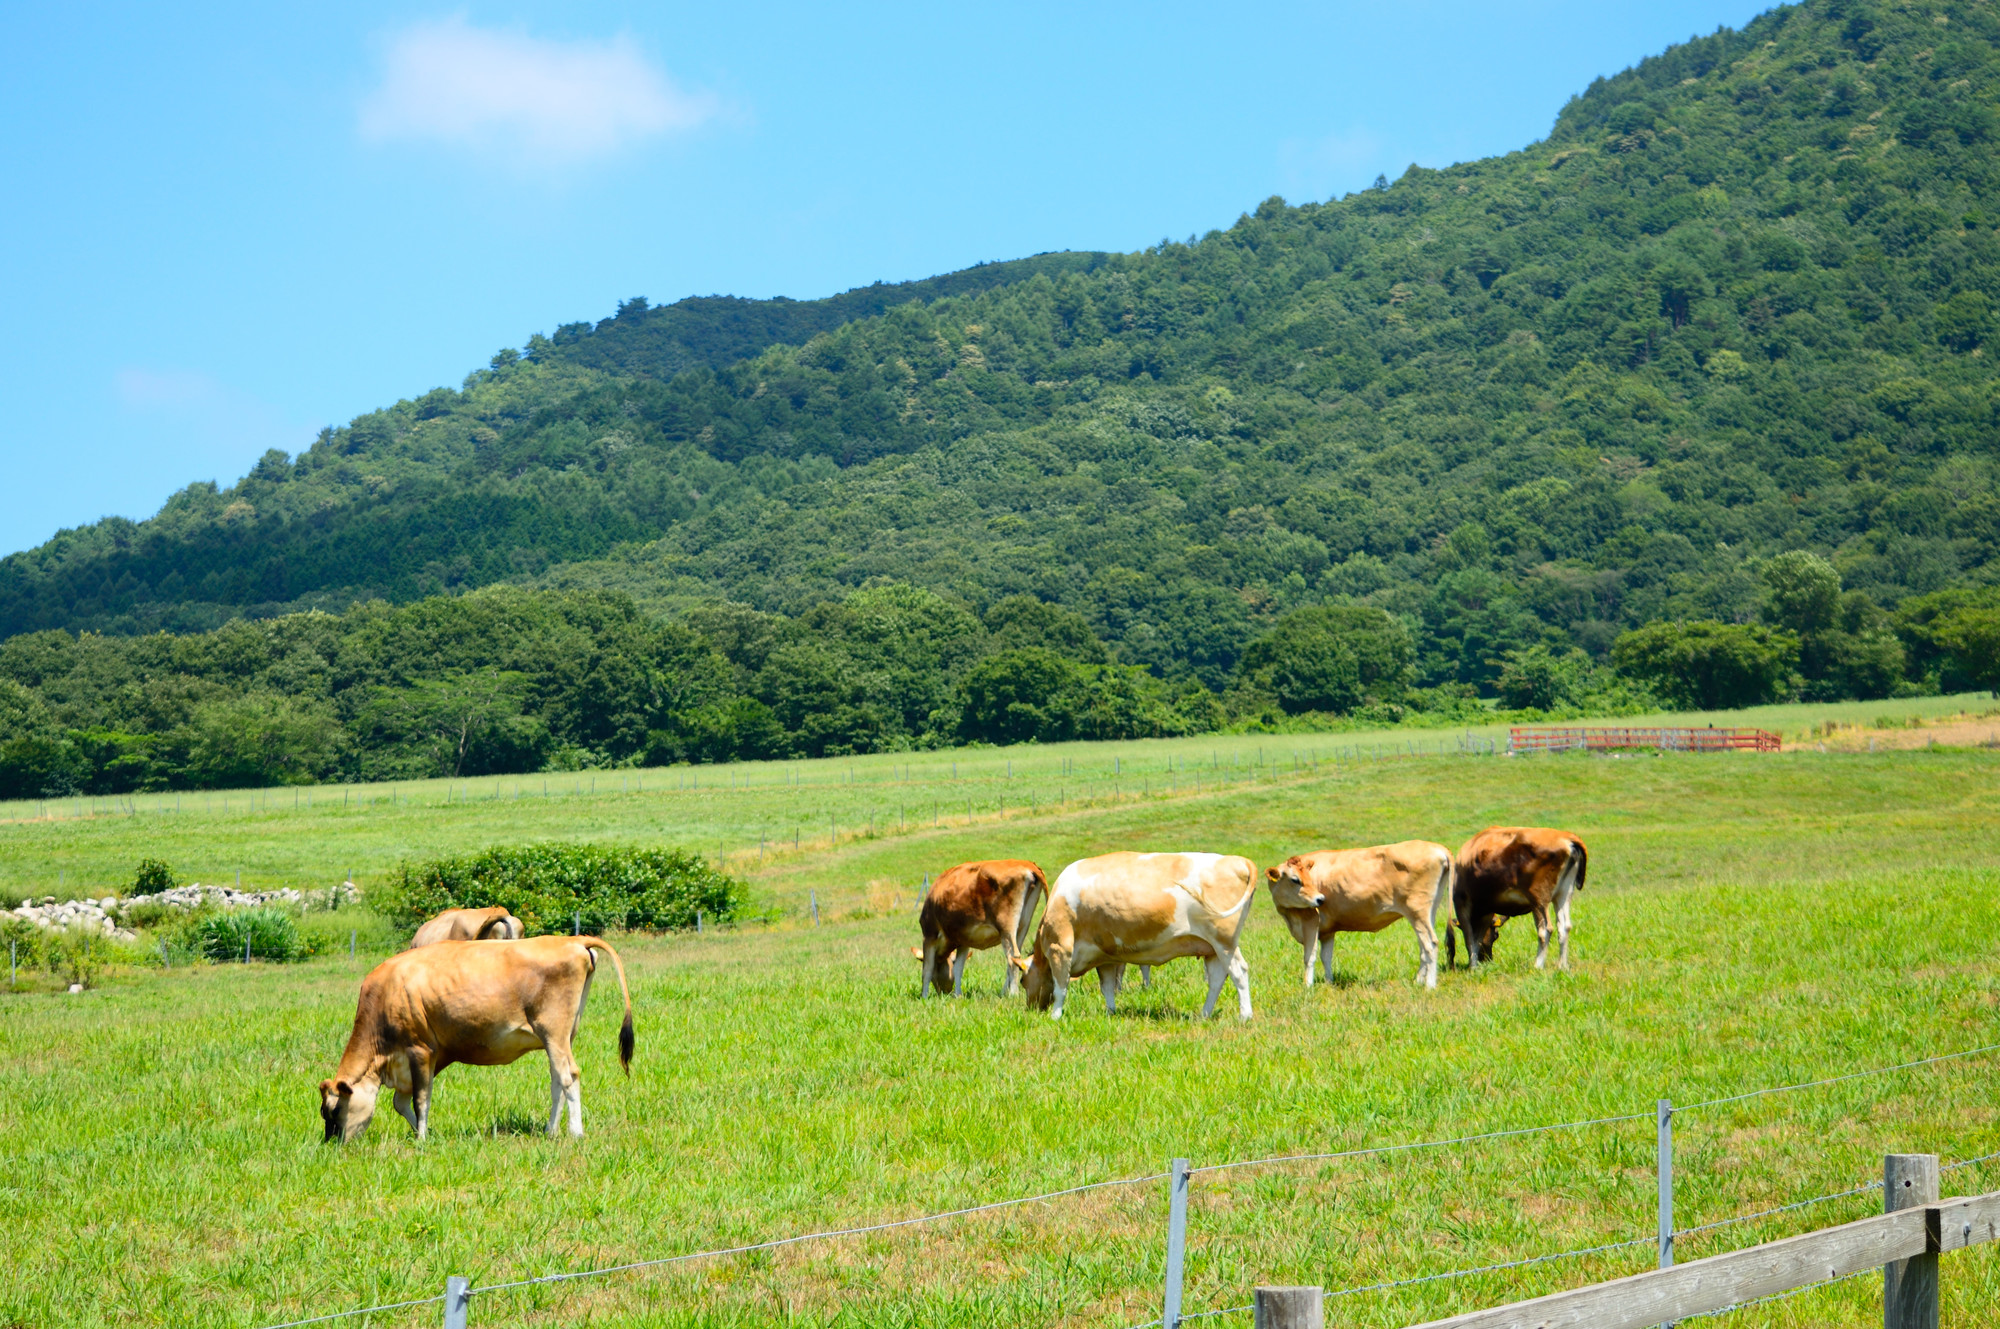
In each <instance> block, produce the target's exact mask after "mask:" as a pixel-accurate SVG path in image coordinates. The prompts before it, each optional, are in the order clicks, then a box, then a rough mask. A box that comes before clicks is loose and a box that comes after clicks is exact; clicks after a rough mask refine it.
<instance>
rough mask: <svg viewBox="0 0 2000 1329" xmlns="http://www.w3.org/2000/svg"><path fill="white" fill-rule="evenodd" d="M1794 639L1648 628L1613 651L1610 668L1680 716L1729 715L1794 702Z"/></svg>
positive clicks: (1692, 627) (1687, 626)
mask: <svg viewBox="0 0 2000 1329" xmlns="http://www.w3.org/2000/svg"><path fill="white" fill-rule="evenodd" d="M1798 661H1799V639H1798V636H1797V635H1796V634H1795V633H1792V632H1788V631H1786V630H1785V629H1783V628H1772V627H1766V626H1764V625H1763V624H1744V625H1739V624H1734V623H1716V622H1694V623H1681V622H1671V623H1649V624H1647V625H1646V626H1645V627H1642V628H1637V629H1634V630H1633V631H1631V632H1627V633H1625V634H1624V635H1622V636H1621V637H1619V638H1618V640H1617V641H1615V642H1613V643H1612V645H1611V665H1612V668H1613V669H1615V670H1617V671H1618V672H1619V673H1620V674H1622V675H1624V676H1625V677H1627V678H1630V679H1632V680H1634V681H1636V682H1638V683H1640V684H1642V685H1644V686H1645V687H1647V688H1648V689H1650V690H1651V691H1652V692H1653V693H1655V694H1656V695H1657V696H1659V697H1660V698H1661V699H1662V700H1664V701H1666V702H1667V703H1668V704H1669V705H1672V706H1675V707H1677V708H1680V709H1683V710H1704V711H1716V710H1734V709H1736V708H1738V707H1742V706H1757V705H1762V704H1764V703H1767V702H1774V701H1780V700H1783V699H1784V698H1785V697H1788V696H1790V695H1791V694H1792V691H1793V689H1794V686H1795V684H1796V674H1797V669H1798Z"/></svg>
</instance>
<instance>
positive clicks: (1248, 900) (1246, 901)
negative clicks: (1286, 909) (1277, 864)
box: [1222, 860, 1257, 947]
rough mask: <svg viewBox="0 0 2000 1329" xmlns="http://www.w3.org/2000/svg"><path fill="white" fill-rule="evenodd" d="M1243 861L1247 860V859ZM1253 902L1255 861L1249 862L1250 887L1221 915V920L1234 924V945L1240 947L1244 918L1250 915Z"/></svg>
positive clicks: (1254, 901) (1255, 878)
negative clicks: (1233, 905)
mask: <svg viewBox="0 0 2000 1329" xmlns="http://www.w3.org/2000/svg"><path fill="white" fill-rule="evenodd" d="M1245 861H1246V862H1247V861H1248V860H1245ZM1255 903H1257V865H1256V864H1255V863H1251V864H1250V889H1249V890H1247V891H1245V892H1243V898H1242V899H1241V900H1238V901H1237V902H1236V907H1235V908H1233V909H1231V910H1230V911H1229V912H1228V913H1226V914H1224V915H1223V916H1222V921H1223V922H1225V923H1233V924H1235V927H1236V933H1235V935H1236V945H1237V946H1238V947H1241V946H1242V945H1243V923H1244V920H1245V919H1247V918H1249V917H1250V906H1251V905H1253V904H1255Z"/></svg>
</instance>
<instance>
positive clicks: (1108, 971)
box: [1097, 964, 1125, 1015]
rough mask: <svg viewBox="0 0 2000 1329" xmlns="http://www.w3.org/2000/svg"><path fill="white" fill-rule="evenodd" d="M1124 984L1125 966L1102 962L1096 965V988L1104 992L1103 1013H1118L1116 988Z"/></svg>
mask: <svg viewBox="0 0 2000 1329" xmlns="http://www.w3.org/2000/svg"><path fill="white" fill-rule="evenodd" d="M1123 986H1125V966H1124V965H1122V964H1104V965H1099V966H1098V967H1097V990H1098V991H1099V992H1102V993H1103V994H1104V1013H1105V1014H1106V1015H1116V1014H1118V989H1119V988H1121V987H1123Z"/></svg>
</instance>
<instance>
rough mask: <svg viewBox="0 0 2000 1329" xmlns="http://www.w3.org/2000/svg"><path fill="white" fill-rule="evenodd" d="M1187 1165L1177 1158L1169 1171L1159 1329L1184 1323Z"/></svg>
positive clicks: (1171, 1327) (1184, 1160)
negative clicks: (1164, 1264) (1165, 1249)
mask: <svg viewBox="0 0 2000 1329" xmlns="http://www.w3.org/2000/svg"><path fill="white" fill-rule="evenodd" d="M1187 1193H1188V1161H1187V1160H1186V1159H1185V1158H1176V1159H1175V1160H1174V1161H1173V1163H1172V1164H1171V1165H1169V1167H1168V1168H1167V1278H1166V1293H1165V1296H1164V1297H1163V1298H1162V1301H1161V1305H1160V1329H1179V1327H1180V1322H1181V1253H1182V1251H1183V1250H1184V1249H1185V1248H1186V1246H1187Z"/></svg>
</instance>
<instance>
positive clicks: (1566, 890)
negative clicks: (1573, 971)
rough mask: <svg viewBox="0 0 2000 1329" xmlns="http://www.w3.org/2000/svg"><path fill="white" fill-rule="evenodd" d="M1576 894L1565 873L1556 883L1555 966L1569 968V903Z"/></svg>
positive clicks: (1570, 880) (1569, 878)
mask: <svg viewBox="0 0 2000 1329" xmlns="http://www.w3.org/2000/svg"><path fill="white" fill-rule="evenodd" d="M1575 893H1576V885H1575V883H1574V881H1573V880H1572V879H1571V877H1570V875H1569V873H1567V872H1565V873H1564V874H1563V878H1562V880H1561V881H1560V882H1558V883H1556V946H1557V950H1556V964H1557V965H1558V966H1560V967H1561V968H1564V969H1567V968H1569V901H1570V896H1572V895H1574V894H1575Z"/></svg>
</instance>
